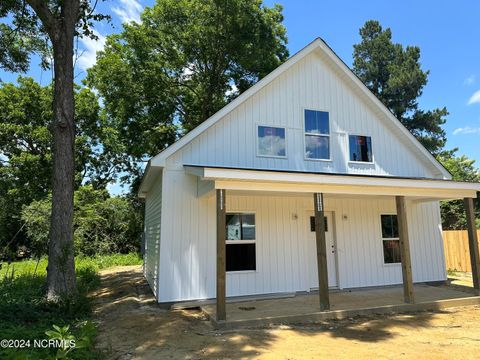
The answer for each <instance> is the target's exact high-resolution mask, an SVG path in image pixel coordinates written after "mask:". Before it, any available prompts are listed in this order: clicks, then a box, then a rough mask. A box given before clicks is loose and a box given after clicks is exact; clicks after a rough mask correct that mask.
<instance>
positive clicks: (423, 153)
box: [145, 38, 451, 179]
mask: <svg viewBox="0 0 480 360" xmlns="http://www.w3.org/2000/svg"><path fill="white" fill-rule="evenodd" d="M313 51H320V52H321V53H322V54H323V55H325V56H326V57H327V59H329V60H330V61H331V62H332V63H333V64H334V65H335V67H336V68H337V69H338V70H339V71H340V72H341V73H342V74H343V75H345V76H346V78H347V79H349V80H350V82H351V83H352V84H353V85H354V86H355V87H356V88H357V89H358V90H360V91H361V93H362V94H363V95H365V96H366V97H367V98H368V99H369V100H370V101H371V103H372V104H373V105H374V106H375V107H376V108H377V109H378V110H379V111H380V112H381V113H382V114H383V115H384V116H385V117H386V118H387V119H388V120H390V121H391V123H392V124H393V126H394V127H395V128H396V129H397V130H399V131H400V133H401V134H402V135H404V136H405V138H406V139H408V140H409V141H410V143H411V144H412V145H413V149H414V151H416V152H417V153H418V154H419V156H420V157H421V158H423V159H424V161H425V162H426V163H427V164H430V165H432V166H433V168H435V169H437V170H438V174H439V175H441V176H443V177H444V178H446V179H450V178H451V174H450V173H449V172H448V171H447V170H446V169H445V168H444V167H443V165H442V164H440V162H439V161H438V160H437V159H435V157H434V156H433V155H432V154H431V153H430V152H429V151H428V150H427V149H426V148H425V147H424V146H423V145H422V144H421V143H420V142H419V141H418V140H417V139H416V138H415V136H413V135H412V133H410V131H409V130H408V129H407V128H406V127H405V126H404V125H403V124H402V123H401V122H400V121H399V120H398V119H397V118H396V117H395V115H393V113H392V112H391V111H390V110H389V109H388V108H387V107H386V106H385V105H384V104H383V103H382V102H381V101H380V100H379V99H378V98H377V97H376V96H375V95H374V94H373V93H372V92H371V91H370V90H369V89H368V88H367V87H366V86H365V84H363V82H362V81H361V80H360V79H359V78H358V77H357V76H356V75H355V74H354V73H353V71H352V70H351V69H350V68H349V67H348V66H347V65H346V64H345V63H344V62H343V61H342V60H341V59H340V57H339V56H338V55H337V54H336V53H335V52H334V51H333V50H332V49H331V48H330V46H328V45H327V43H326V42H325V41H323V40H322V39H321V38H316V39H315V40H314V41H312V42H311V43H310V44H308V45H307V46H305V47H304V48H303V49H301V50H300V51H299V52H297V53H296V54H295V55H293V56H292V57H290V58H289V59H288V60H287V61H285V62H284V63H283V64H282V65H280V66H279V67H277V68H276V69H275V70H273V71H272V72H271V73H270V74H268V75H267V76H265V77H264V78H263V79H261V80H260V81H258V82H257V83H256V84H255V85H253V86H252V87H250V88H249V89H248V90H246V91H245V92H243V93H242V94H240V95H239V96H238V97H237V98H235V99H234V100H233V101H231V102H230V103H228V104H227V105H225V106H224V107H223V108H222V109H220V110H219V111H218V112H216V113H215V114H214V115H212V116H211V117H210V118H208V119H207V120H205V121H204V122H203V123H201V124H200V125H199V126H197V127H196V128H195V129H193V130H192V131H190V132H189V133H188V134H186V135H185V136H183V137H182V138H180V139H179V140H178V141H176V142H175V143H173V144H172V145H170V146H169V147H167V148H166V149H165V150H163V151H162V152H161V153H159V154H158V155H156V156H154V157H153V158H152V159H151V160H150V161H149V164H150V167H164V166H165V161H166V159H167V158H168V157H170V156H171V155H172V154H174V153H175V152H177V151H178V150H180V149H181V148H182V147H184V146H185V145H187V144H188V143H189V142H191V141H192V140H193V139H194V138H196V137H197V136H198V135H200V134H201V133H203V132H204V131H206V130H207V129H208V128H210V127H211V126H213V125H214V124H216V123H217V122H218V121H220V120H221V119H222V118H223V117H224V116H225V115H227V114H228V113H230V112H231V111H233V110H234V109H235V108H236V107H238V106H239V105H240V104H242V103H243V102H245V101H246V100H247V99H249V98H250V97H252V96H253V95H255V94H256V93H257V92H259V91H260V90H261V89H263V88H264V87H265V86H266V85H268V84H270V83H271V82H272V81H273V80H275V79H276V78H277V77H278V76H280V75H281V74H283V73H284V72H285V71H287V70H288V69H290V68H291V67H292V66H293V65H295V64H296V63H297V62H298V61H300V60H302V59H303V58H305V57H306V56H307V55H309V54H310V53H312V52H313ZM147 173H148V172H147V171H146V172H145V175H147Z"/></svg>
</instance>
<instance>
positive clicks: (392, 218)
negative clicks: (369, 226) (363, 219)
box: [381, 215, 402, 264]
mask: <svg viewBox="0 0 480 360" xmlns="http://www.w3.org/2000/svg"><path fill="white" fill-rule="evenodd" d="M381 222H382V243H383V262H384V263H385V264H398V263H401V262H402V259H401V257H400V237H399V235H398V220H397V215H381Z"/></svg>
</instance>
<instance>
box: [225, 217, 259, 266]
mask: <svg viewBox="0 0 480 360" xmlns="http://www.w3.org/2000/svg"><path fill="white" fill-rule="evenodd" d="M226 220H227V229H226V230H227V239H226V255H227V258H226V270H227V271H247V270H256V267H257V264H256V254H255V247H256V245H255V242H256V241H255V238H256V235H255V214H246V213H229V214H227V216H226Z"/></svg>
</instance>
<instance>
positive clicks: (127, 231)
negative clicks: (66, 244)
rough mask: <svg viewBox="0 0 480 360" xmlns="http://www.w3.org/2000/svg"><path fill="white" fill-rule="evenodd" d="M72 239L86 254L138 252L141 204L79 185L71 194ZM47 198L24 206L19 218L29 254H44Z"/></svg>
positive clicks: (46, 236) (76, 247)
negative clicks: (72, 205) (29, 245)
mask: <svg viewBox="0 0 480 360" xmlns="http://www.w3.org/2000/svg"><path fill="white" fill-rule="evenodd" d="M74 206H75V212H74V241H75V251H76V253H77V254H83V255H86V256H94V255H104V254H112V253H123V254H126V253H130V252H134V251H139V248H140V235H141V233H142V206H141V204H140V203H138V202H136V201H135V200H133V199H129V198H127V197H119V196H116V197H110V196H109V194H108V192H107V191H106V190H104V189H102V190H95V189H93V187H92V186H91V185H87V186H82V187H80V188H79V189H78V190H77V191H75V196H74ZM50 209H51V204H50V199H45V200H41V201H35V202H33V203H31V204H30V205H28V206H26V207H24V209H23V211H22V219H23V220H24V221H25V222H26V232H27V235H28V237H29V238H30V239H31V249H30V251H31V253H32V254H34V255H37V256H38V255H44V254H45V251H46V249H47V248H48V247H47V246H46V244H47V242H48V232H49V228H50Z"/></svg>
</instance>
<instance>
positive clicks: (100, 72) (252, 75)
mask: <svg viewBox="0 0 480 360" xmlns="http://www.w3.org/2000/svg"><path fill="white" fill-rule="evenodd" d="M282 21H283V16H282V8H281V7H280V6H279V5H275V6H274V7H272V8H269V7H266V6H264V5H263V4H262V1H261V0H231V1H216V0H207V1H205V0H180V1H179V0H163V1H157V2H156V4H155V5H154V6H153V7H152V8H148V7H147V8H146V9H145V11H144V13H143V14H142V23H141V24H137V23H132V24H126V25H124V30H123V32H122V33H121V34H118V35H111V36H109V37H108V38H107V43H106V46H105V49H104V50H103V51H102V52H100V53H99V54H98V55H97V63H96V65H94V66H93V67H92V68H91V69H90V70H89V71H88V76H87V84H88V85H89V86H91V87H94V88H96V89H97V90H98V91H99V93H100V95H101V96H102V98H103V99H104V104H105V108H106V111H107V114H108V116H109V117H111V118H112V119H113V120H114V121H115V123H116V129H119V132H120V138H121V139H122V141H123V143H124V145H125V149H126V152H127V154H128V155H131V156H132V157H133V158H134V159H142V158H144V157H145V156H153V155H155V154H157V153H158V152H160V151H161V150H163V149H164V148H165V147H166V146H167V145H169V144H171V143H172V142H173V141H174V140H175V139H176V137H177V135H179V133H178V131H177V125H179V126H180V128H181V132H180V135H181V134H182V132H184V131H189V130H191V129H193V128H194V127H195V126H197V125H198V124H200V123H201V122H203V121H204V120H206V119H207V118H208V117H210V116H211V115H212V114H214V113H215V112H216V111H217V110H219V109H220V108H221V107H223V106H224V105H225V104H226V103H227V102H228V101H229V100H231V99H232V98H234V97H236V96H237V95H238V94H239V93H240V92H243V91H244V90H246V89H247V88H248V87H250V86H251V85H252V84H254V83H255V82H256V81H258V79H260V78H262V77H264V76H265V75H266V74H268V73H269V72H270V71H272V70H273V69H274V68H276V67H277V66H278V65H279V64H281V63H282V62H283V61H284V60H285V59H286V58H287V57H288V51H287V49H286V46H285V44H286V41H287V40H286V30H285V28H284V26H283V25H282ZM139 139H141V141H139Z"/></svg>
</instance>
